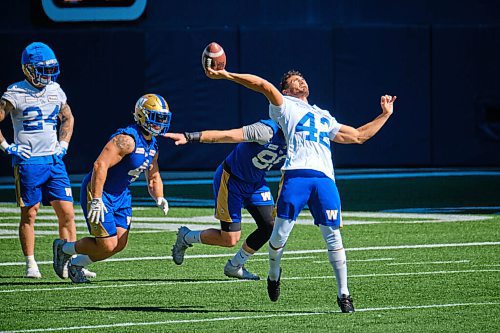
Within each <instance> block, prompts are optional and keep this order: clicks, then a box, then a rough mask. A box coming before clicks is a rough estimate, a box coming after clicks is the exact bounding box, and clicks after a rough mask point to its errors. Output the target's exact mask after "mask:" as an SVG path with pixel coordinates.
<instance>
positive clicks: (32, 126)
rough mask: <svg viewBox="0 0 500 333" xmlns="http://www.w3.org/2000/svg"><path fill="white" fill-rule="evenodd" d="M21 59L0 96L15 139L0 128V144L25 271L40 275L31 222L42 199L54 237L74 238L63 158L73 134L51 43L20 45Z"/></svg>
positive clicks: (1, 111)
mask: <svg viewBox="0 0 500 333" xmlns="http://www.w3.org/2000/svg"><path fill="white" fill-rule="evenodd" d="M21 64H22V70H23V72H24V75H25V80H24V81H20V82H16V83H14V84H12V85H10V86H9V87H8V88H7V91H6V92H4V94H3V96H2V99H1V100H0V121H3V120H4V119H5V117H6V116H7V115H8V114H10V116H11V118H12V124H13V126H14V142H13V143H11V144H9V143H7V141H6V140H5V138H4V137H3V135H2V133H1V132H0V148H1V149H2V150H3V151H5V152H6V153H7V154H9V155H10V156H11V157H12V165H13V166H14V175H15V180H16V196H17V204H18V206H19V207H20V208H21V221H20V224H19V239H20V242H21V248H22V251H23V253H24V255H25V258H26V273H25V276H26V277H28V278H40V277H41V276H42V275H41V274H40V271H39V269H38V265H37V263H36V261H35V233H34V223H35V220H36V216H37V213H38V210H39V208H40V203H41V202H42V203H43V204H44V205H48V204H50V205H52V207H53V208H54V211H55V213H56V215H57V218H58V221H59V237H60V238H61V239H68V240H71V241H74V240H76V229H75V221H74V211H73V197H72V194H71V185H70V182H69V178H68V175H67V173H66V167H65V165H64V162H63V160H62V158H63V157H64V155H65V154H66V152H67V150H68V146H69V142H70V140H71V135H72V134H73V123H74V119H73V114H72V113H71V108H70V107H69V105H68V103H67V101H66V94H65V93H64V91H63V90H62V89H61V87H60V86H59V84H58V83H57V82H56V80H57V77H58V75H59V62H58V61H57V58H56V56H55V54H54V52H53V51H52V49H51V48H50V47H49V46H47V45H46V44H43V43H40V42H35V43H31V44H29V45H28V46H27V47H26V48H25V49H24V50H23V53H22V56H21ZM58 123H59V125H60V128H59V131H57V125H58ZM87 273H88V274H89V276H92V275H93V274H94V273H91V272H87Z"/></svg>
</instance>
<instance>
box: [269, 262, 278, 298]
mask: <svg viewBox="0 0 500 333" xmlns="http://www.w3.org/2000/svg"><path fill="white" fill-rule="evenodd" d="M280 280H281V268H280V276H279V277H278V281H272V280H269V277H268V278H267V294H268V295H269V299H270V300H271V301H273V302H276V301H277V300H278V298H279V297H280V284H281V283H280Z"/></svg>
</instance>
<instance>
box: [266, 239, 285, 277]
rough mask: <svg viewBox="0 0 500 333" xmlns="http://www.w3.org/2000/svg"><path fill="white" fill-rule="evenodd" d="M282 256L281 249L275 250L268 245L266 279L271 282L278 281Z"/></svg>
mask: <svg viewBox="0 0 500 333" xmlns="http://www.w3.org/2000/svg"><path fill="white" fill-rule="evenodd" d="M282 256H283V248H279V249H277V250H275V249H273V248H272V247H271V243H269V274H268V278H269V280H271V281H278V279H279V278H280V270H281V257H282Z"/></svg>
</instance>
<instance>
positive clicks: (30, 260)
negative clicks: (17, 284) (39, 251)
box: [24, 255, 38, 268]
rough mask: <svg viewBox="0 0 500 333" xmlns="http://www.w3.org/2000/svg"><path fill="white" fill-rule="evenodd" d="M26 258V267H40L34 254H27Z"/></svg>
mask: <svg viewBox="0 0 500 333" xmlns="http://www.w3.org/2000/svg"><path fill="white" fill-rule="evenodd" d="M24 258H25V260H26V267H28V268H35V267H36V268H38V265H37V263H36V261H35V256H34V255H32V256H25V257H24Z"/></svg>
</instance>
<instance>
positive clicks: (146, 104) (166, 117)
mask: <svg viewBox="0 0 500 333" xmlns="http://www.w3.org/2000/svg"><path fill="white" fill-rule="evenodd" d="M171 118H172V112H170V110H169V108H168V104H167V101H165V98H163V97H161V96H160V95H157V94H146V95H144V96H142V97H141V98H139V100H138V101H137V103H135V111H134V119H135V121H136V123H137V124H138V125H139V126H141V127H142V128H144V130H146V131H147V132H149V133H151V134H153V135H163V134H165V133H167V131H168V128H169V127H170V119H171Z"/></svg>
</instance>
